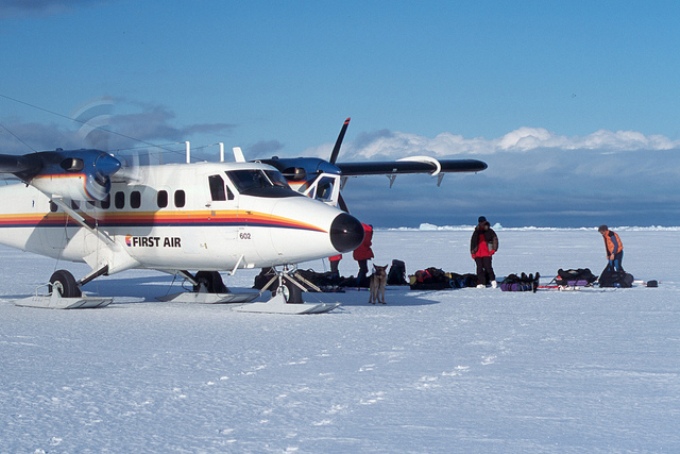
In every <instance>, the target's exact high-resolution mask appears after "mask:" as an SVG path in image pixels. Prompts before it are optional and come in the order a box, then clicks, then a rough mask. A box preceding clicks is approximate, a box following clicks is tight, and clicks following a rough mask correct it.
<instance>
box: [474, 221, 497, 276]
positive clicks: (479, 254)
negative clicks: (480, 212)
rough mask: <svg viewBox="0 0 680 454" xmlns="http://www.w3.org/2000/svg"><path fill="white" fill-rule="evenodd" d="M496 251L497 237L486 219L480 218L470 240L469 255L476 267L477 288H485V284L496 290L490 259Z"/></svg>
mask: <svg viewBox="0 0 680 454" xmlns="http://www.w3.org/2000/svg"><path fill="white" fill-rule="evenodd" d="M497 250H498V236H497V235H496V232H494V231H493V229H492V228H491V224H489V222H488V221H487V220H486V218H485V217H484V216H480V217H479V219H478V220H477V227H475V231H474V232H473V233H472V238H471V239H470V254H471V255H472V259H473V260H474V261H475V264H476V265H477V288H485V287H486V284H487V283H491V287H493V288H496V275H495V274H494V272H493V265H492V263H491V262H492V260H491V259H492V257H493V255H494V254H495V253H496V251H497Z"/></svg>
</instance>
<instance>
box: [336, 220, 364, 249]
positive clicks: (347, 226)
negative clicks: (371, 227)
mask: <svg viewBox="0 0 680 454" xmlns="http://www.w3.org/2000/svg"><path fill="white" fill-rule="evenodd" d="M330 235H331V243H332V244H333V247H334V248H335V249H337V251H338V252H341V253H344V252H349V251H353V250H355V249H356V248H357V247H359V245H360V244H361V242H362V241H363V240H364V228H363V227H362V226H361V222H359V221H358V220H357V219H356V218H355V217H354V216H350V215H349V214H347V213H340V214H339V215H338V216H337V217H336V218H335V219H334V220H333V223H332V224H331V233H330Z"/></svg>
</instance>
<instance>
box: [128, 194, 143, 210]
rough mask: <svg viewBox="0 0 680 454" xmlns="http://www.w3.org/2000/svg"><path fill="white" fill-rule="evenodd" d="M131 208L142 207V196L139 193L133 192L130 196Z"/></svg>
mask: <svg viewBox="0 0 680 454" xmlns="http://www.w3.org/2000/svg"><path fill="white" fill-rule="evenodd" d="M130 206H131V207H132V208H135V209H137V208H139V207H140V206H142V194H141V193H140V192H139V191H132V194H130Z"/></svg>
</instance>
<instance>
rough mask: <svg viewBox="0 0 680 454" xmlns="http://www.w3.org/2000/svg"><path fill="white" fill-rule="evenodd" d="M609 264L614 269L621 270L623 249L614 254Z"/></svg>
mask: <svg viewBox="0 0 680 454" xmlns="http://www.w3.org/2000/svg"><path fill="white" fill-rule="evenodd" d="M609 266H611V267H612V270H614V271H623V251H621V252H619V253H618V254H615V255H614V260H610V261H609Z"/></svg>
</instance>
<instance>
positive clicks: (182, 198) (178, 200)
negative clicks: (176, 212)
mask: <svg viewBox="0 0 680 454" xmlns="http://www.w3.org/2000/svg"><path fill="white" fill-rule="evenodd" d="M185 204H186V194H184V191H183V190H181V189H180V190H177V191H175V206H176V207H177V208H182V207H183V206H184V205H185Z"/></svg>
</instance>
